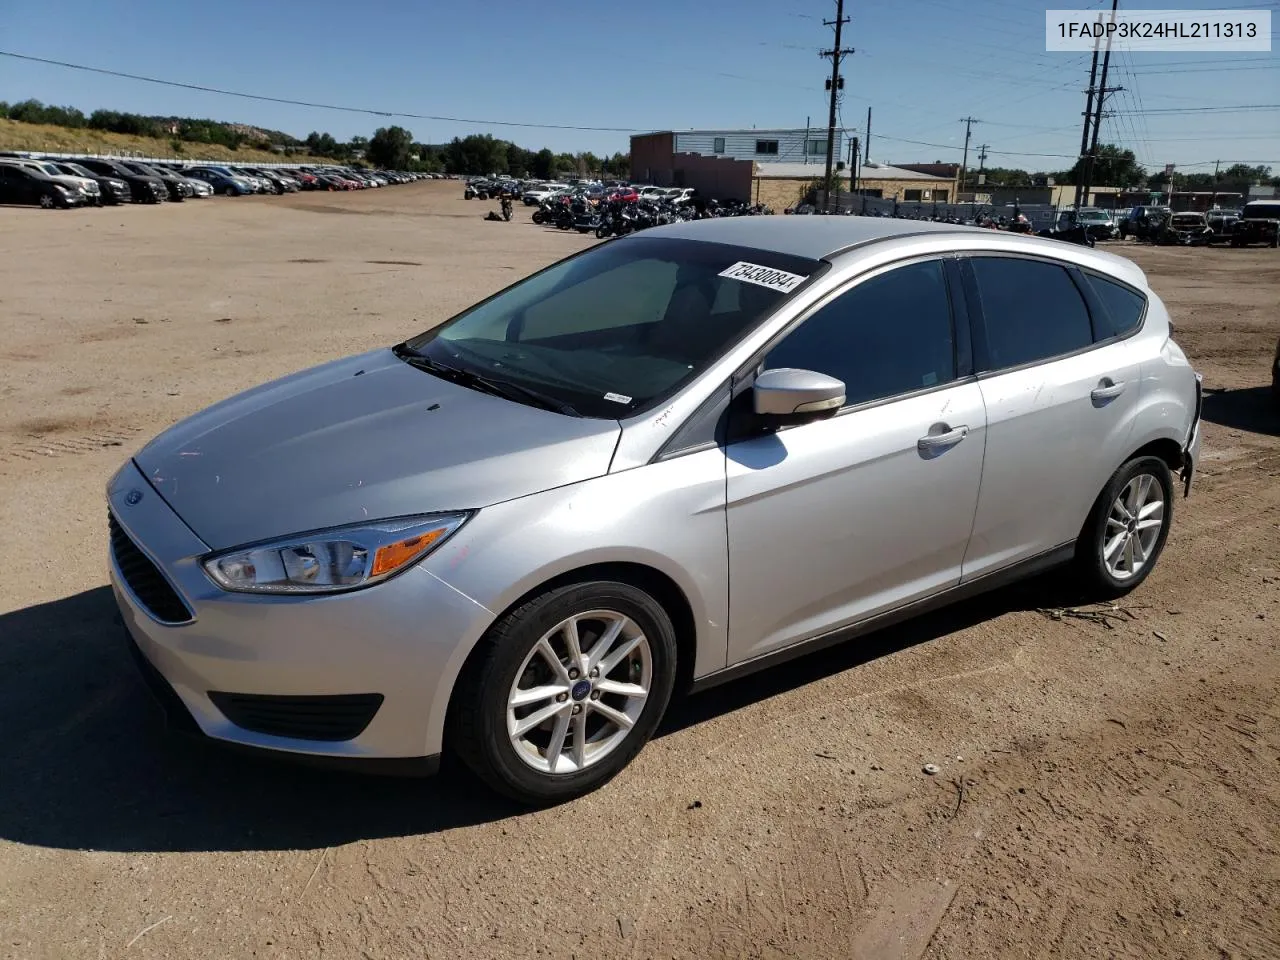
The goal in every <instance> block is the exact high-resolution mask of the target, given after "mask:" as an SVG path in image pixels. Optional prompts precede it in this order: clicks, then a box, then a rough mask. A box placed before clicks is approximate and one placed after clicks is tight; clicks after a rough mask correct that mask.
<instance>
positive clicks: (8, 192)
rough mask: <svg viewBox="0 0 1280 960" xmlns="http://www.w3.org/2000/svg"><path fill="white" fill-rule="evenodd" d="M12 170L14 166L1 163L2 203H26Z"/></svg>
mask: <svg viewBox="0 0 1280 960" xmlns="http://www.w3.org/2000/svg"><path fill="white" fill-rule="evenodd" d="M11 170H12V167H10V166H8V165H7V164H3V163H0V203H24V202H25V201H24V199H23V198H22V195H21V191H20V189H19V185H18V182H17V180H16V179H15V178H14V176H13V174H12V173H11V172H10V171H11Z"/></svg>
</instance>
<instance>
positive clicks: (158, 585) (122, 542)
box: [107, 513, 194, 623]
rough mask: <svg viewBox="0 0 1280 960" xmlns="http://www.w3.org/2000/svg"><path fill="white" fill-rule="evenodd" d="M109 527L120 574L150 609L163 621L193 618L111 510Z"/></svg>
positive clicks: (113, 552)
mask: <svg viewBox="0 0 1280 960" xmlns="http://www.w3.org/2000/svg"><path fill="white" fill-rule="evenodd" d="M107 529H108V530H109V531H110V534H111V556H112V558H113V559H114V560H115V562H116V568H117V569H118V570H119V571H120V577H121V579H122V580H124V582H125V583H126V584H127V585H128V587H129V590H130V591H131V592H132V593H133V595H134V597H136V598H137V600H138V602H139V603H140V604H142V605H143V606H144V607H146V609H147V612H148V613H150V614H151V616H153V617H155V618H156V619H157V620H159V621H160V622H161V623H187V622H189V621H190V620H192V619H194V618H193V617H192V616H191V611H190V610H188V609H187V605H186V604H185V603H183V602H182V598H181V597H179V596H178V594H177V591H175V590H174V589H173V587H171V586H169V581H168V580H166V579H165V578H164V575H163V574H161V573H160V571H159V569H157V568H156V565H155V564H154V563H152V562H151V561H150V560H149V559H147V555H146V554H144V553H143V552H142V551H141V550H139V549H138V545H137V544H135V543H134V542H133V541H132V540H131V539H130V538H129V535H128V534H127V533H125V532H124V528H123V527H122V526H120V524H119V523H117V522H116V518H115V517H114V516H112V515H111V514H110V513H108V514H107Z"/></svg>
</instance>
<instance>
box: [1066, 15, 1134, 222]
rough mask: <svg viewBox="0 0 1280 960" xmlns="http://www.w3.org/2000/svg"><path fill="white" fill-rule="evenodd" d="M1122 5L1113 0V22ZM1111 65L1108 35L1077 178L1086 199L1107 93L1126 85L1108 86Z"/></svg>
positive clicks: (1115, 91) (1091, 179)
mask: <svg viewBox="0 0 1280 960" xmlns="http://www.w3.org/2000/svg"><path fill="white" fill-rule="evenodd" d="M1119 5H1120V0H1111V22H1112V23H1115V22H1116V7H1118V6H1119ZM1110 66H1111V37H1110V35H1108V36H1107V49H1106V51H1105V52H1104V53H1103V54H1102V76H1101V77H1100V78H1099V80H1098V95H1097V96H1096V97H1095V98H1094V114H1093V133H1092V136H1091V138H1090V142H1089V153H1088V156H1086V157H1085V160H1084V177H1083V178H1077V179H1083V180H1084V190H1083V192H1084V200H1085V202H1086V203H1087V202H1088V200H1089V190H1090V188H1092V187H1093V167H1094V164H1095V163H1097V159H1098V131H1099V130H1100V129H1101V128H1102V106H1103V104H1104V103H1106V101H1107V95H1108V94H1110V93H1117V92H1119V91H1121V90H1123V89H1124V87H1108V86H1107V68H1108V67H1110ZM1079 211H1080V207H1079V205H1078V204H1077V206H1076V212H1077V213H1079Z"/></svg>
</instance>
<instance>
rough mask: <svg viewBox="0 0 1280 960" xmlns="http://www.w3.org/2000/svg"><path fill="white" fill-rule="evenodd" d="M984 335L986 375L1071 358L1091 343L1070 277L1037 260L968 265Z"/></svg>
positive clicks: (999, 259) (1001, 259) (1083, 310)
mask: <svg viewBox="0 0 1280 960" xmlns="http://www.w3.org/2000/svg"><path fill="white" fill-rule="evenodd" d="M971 263H972V266H973V273H974V279H975V280H976V281H977V285H978V296H979V298H980V299H981V302H982V317H983V321H984V329H985V333H986V346H987V351H986V352H987V356H986V358H985V359H986V363H985V364H984V366H985V369H987V370H1000V369H1003V368H1005V367H1016V366H1018V365H1020V364H1023V363H1032V362H1034V361H1036V360H1047V359H1049V358H1050V357H1057V356H1061V355H1063V354H1066V353H1072V352H1073V351H1076V350H1081V349H1083V348H1085V347H1088V346H1090V345H1091V344H1092V343H1093V327H1092V326H1091V324H1090V323H1089V311H1088V308H1087V307H1085V303H1084V299H1083V298H1082V297H1081V296H1080V291H1079V290H1077V289H1076V285H1075V283H1074V282H1073V281H1072V279H1071V276H1070V274H1068V273H1067V271H1066V270H1064V269H1063V268H1062V267H1059V266H1056V265H1055V264H1052V263H1044V262H1043V261H1039V260H1023V259H1017V258H1013V257H974V258H973V259H972V260H971Z"/></svg>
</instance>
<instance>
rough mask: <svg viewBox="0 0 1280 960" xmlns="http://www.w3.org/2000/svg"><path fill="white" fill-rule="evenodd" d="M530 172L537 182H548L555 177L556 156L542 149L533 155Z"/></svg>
mask: <svg viewBox="0 0 1280 960" xmlns="http://www.w3.org/2000/svg"><path fill="white" fill-rule="evenodd" d="M529 166H530V172H531V173H532V174H533V175H534V176H535V177H537V178H538V179H539V180H550V179H551V178H552V177H554V176H555V175H556V155H555V154H554V153H552V152H551V151H550V150H548V149H547V148H546V147H543V148H542V149H541V150H539V151H538V152H537V153H535V154H534V155H533V160H532V161H531V163H530V164H529Z"/></svg>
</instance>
